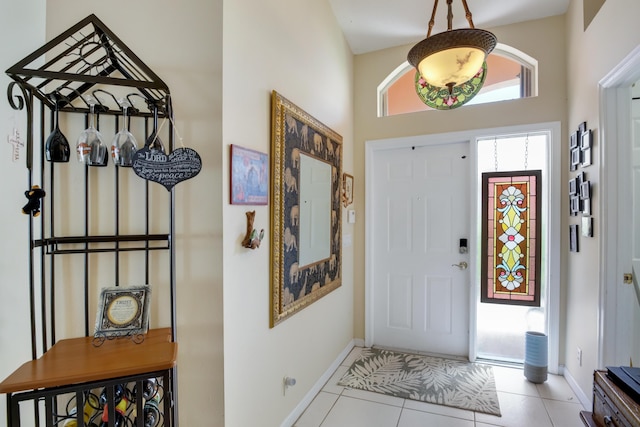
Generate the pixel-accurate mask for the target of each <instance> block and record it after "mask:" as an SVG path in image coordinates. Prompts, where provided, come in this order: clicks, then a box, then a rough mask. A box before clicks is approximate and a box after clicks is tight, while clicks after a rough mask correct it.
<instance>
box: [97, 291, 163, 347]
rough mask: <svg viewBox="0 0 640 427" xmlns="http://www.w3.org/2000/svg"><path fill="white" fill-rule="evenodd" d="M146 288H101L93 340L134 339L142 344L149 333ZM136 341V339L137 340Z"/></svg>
mask: <svg viewBox="0 0 640 427" xmlns="http://www.w3.org/2000/svg"><path fill="white" fill-rule="evenodd" d="M150 294H151V288H150V287H149V285H144V286H134V287H124V286H117V287H113V288H104V289H102V292H100V301H99V303H98V314H97V318H96V327H95V332H94V341H95V340H98V341H99V344H98V345H100V344H101V343H102V341H104V339H105V338H118V337H128V336H131V337H134V341H139V342H142V340H144V338H143V337H142V336H143V335H144V334H145V333H147V331H148V330H149V297H150ZM136 338H137V339H136Z"/></svg>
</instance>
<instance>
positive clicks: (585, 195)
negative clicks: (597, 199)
mask: <svg viewBox="0 0 640 427" xmlns="http://www.w3.org/2000/svg"><path fill="white" fill-rule="evenodd" d="M580 198H581V199H582V200H585V199H590V198H591V181H584V182H583V183H582V184H580Z"/></svg>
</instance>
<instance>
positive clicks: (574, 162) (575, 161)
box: [569, 147, 581, 171]
mask: <svg viewBox="0 0 640 427" xmlns="http://www.w3.org/2000/svg"><path fill="white" fill-rule="evenodd" d="M580 153H581V152H580V147H574V148H573V149H571V164H570V168H569V169H570V170H571V171H575V170H576V169H578V166H579V165H580V160H581V158H580Z"/></svg>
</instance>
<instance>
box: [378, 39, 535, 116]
mask: <svg viewBox="0 0 640 427" xmlns="http://www.w3.org/2000/svg"><path fill="white" fill-rule="evenodd" d="M487 70H488V71H487V78H486V80H485V82H484V86H483V87H482V89H481V90H480V92H479V93H478V94H477V95H476V96H475V97H474V98H473V99H472V100H471V101H469V102H468V103H467V104H466V105H473V104H484V103H489V102H497V101H506V100H510V99H518V98H528V97H530V96H537V95H538V84H537V83H538V61H537V60H535V59H534V58H532V57H530V56H529V55H527V54H525V53H523V52H521V51H519V50H517V49H515V48H512V47H511V46H507V45H504V44H501V43H498V45H497V46H496V48H495V49H494V50H493V52H491V54H490V55H489V56H488V57H487ZM415 73H416V71H415V69H414V68H413V67H412V66H411V65H409V63H408V62H406V61H405V62H404V63H403V64H401V65H400V66H399V67H397V68H396V69H395V70H394V71H393V72H392V73H391V74H389V75H388V76H387V78H386V79H384V81H383V82H382V83H381V84H380V85H379V86H378V117H385V116H395V115H397V114H406V113H414V112H416V111H425V110H431V109H432V108H430V107H428V106H427V105H425V104H424V103H423V102H422V101H421V100H420V98H419V97H418V95H417V94H416V89H415Z"/></svg>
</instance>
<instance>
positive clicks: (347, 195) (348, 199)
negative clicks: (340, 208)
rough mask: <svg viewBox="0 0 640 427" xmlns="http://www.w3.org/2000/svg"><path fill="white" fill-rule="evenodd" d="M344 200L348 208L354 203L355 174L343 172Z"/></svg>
mask: <svg viewBox="0 0 640 427" xmlns="http://www.w3.org/2000/svg"><path fill="white" fill-rule="evenodd" d="M342 192H343V202H344V207H345V208H346V207H347V206H349V205H350V204H352V203H353V176H352V175H349V174H348V173H344V174H342Z"/></svg>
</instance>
